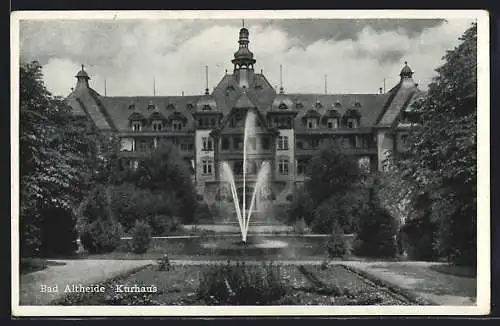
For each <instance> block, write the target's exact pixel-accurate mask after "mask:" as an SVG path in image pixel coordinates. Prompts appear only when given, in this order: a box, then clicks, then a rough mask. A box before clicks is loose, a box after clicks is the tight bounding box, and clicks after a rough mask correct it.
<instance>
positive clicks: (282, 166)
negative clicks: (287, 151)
mask: <svg viewBox="0 0 500 326" xmlns="http://www.w3.org/2000/svg"><path fill="white" fill-rule="evenodd" d="M288 163H289V162H288V159H280V160H279V161H278V172H279V173H280V174H288Z"/></svg>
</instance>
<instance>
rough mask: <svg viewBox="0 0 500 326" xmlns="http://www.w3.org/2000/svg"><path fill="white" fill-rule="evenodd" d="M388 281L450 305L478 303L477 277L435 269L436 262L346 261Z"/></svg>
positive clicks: (429, 299)
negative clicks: (446, 272)
mask: <svg viewBox="0 0 500 326" xmlns="http://www.w3.org/2000/svg"><path fill="white" fill-rule="evenodd" d="M343 264H344V265H347V266H349V267H353V268H355V269H358V270H361V271H363V272H365V273H368V274H370V275H372V276H374V277H376V278H379V279H381V280H383V281H385V282H387V283H391V284H394V285H396V286H398V287H400V288H403V289H405V290H408V291H410V292H413V293H415V294H417V295H418V296H420V297H422V298H424V299H426V300H428V301H430V302H433V303H436V304H438V305H446V306H472V305H475V304H476V303H475V302H476V285H477V280H476V278H468V277H459V276H454V275H449V274H444V273H440V272H437V271H434V270H432V269H431V266H432V265H440V264H442V263H434V262H356V261H348V262H343Z"/></svg>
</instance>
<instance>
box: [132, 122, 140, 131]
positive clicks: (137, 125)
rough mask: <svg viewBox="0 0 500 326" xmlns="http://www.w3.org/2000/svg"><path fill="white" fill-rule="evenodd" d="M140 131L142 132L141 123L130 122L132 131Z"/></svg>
mask: <svg viewBox="0 0 500 326" xmlns="http://www.w3.org/2000/svg"><path fill="white" fill-rule="evenodd" d="M141 130H142V122H141V121H132V131H141Z"/></svg>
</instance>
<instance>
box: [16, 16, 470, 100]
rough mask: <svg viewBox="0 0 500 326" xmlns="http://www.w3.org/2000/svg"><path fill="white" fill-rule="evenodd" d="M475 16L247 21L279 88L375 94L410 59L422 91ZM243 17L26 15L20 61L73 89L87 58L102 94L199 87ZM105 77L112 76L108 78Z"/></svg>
mask: <svg viewBox="0 0 500 326" xmlns="http://www.w3.org/2000/svg"><path fill="white" fill-rule="evenodd" d="M472 22H473V20H468V19H462V18H461V19H447V20H439V19H413V20H408V19H405V20H402V19H358V20H354V19H350V20H347V19H344V20H340V19H274V20H265V19H258V20H257V19H253V20H249V19H246V20H245V22H244V23H245V27H246V28H248V30H249V33H250V44H249V48H250V50H251V51H252V52H253V53H254V58H255V59H256V60H257V62H256V64H255V70H256V72H260V71H261V69H262V70H263V72H264V75H265V76H266V77H267V79H268V80H269V82H270V83H271V85H272V86H274V87H279V83H280V76H279V70H280V68H279V67H280V65H282V66H283V86H284V88H285V92H288V93H324V91H325V75H326V76H327V92H328V93H377V92H378V91H379V87H383V86H384V79H385V85H386V90H389V89H390V88H391V87H392V86H394V85H395V84H396V83H397V82H398V81H399V72H400V70H401V68H402V67H403V65H404V62H405V61H407V62H408V65H409V66H410V67H411V68H412V70H413V71H414V72H415V75H414V79H415V81H416V82H417V83H418V84H419V87H420V88H421V89H422V90H425V89H426V88H427V85H428V84H429V82H430V81H431V80H432V78H433V77H434V76H435V75H436V73H435V69H436V68H437V67H439V66H440V65H442V64H443V61H442V57H443V55H445V53H446V51H447V50H451V49H453V48H454V47H455V46H456V45H458V44H459V42H460V41H459V40H458V38H459V37H460V36H461V35H462V34H463V32H464V31H465V30H466V29H467V28H469V27H470V25H471V23H472ZM241 27H242V21H241V20H227V19H216V20H208V19H196V20H195V19H182V20H173V19H169V20H137V19H135V20H58V21H55V20H45V21H44V20H31V21H21V23H20V50H21V53H20V60H21V62H28V61H32V60H37V61H39V62H40V63H41V65H42V66H43V72H44V80H45V85H46V86H47V88H48V90H49V91H51V92H52V93H53V94H54V95H58V96H67V95H68V94H69V93H70V92H71V88H72V87H74V85H75V84H76V79H75V77H74V76H75V75H76V73H77V72H78V70H80V67H81V64H84V65H85V70H86V71H87V73H88V74H89V76H90V77H91V80H90V85H91V87H92V88H94V89H95V90H96V91H97V92H99V93H100V94H101V95H104V85H105V84H106V94H107V95H108V96H141V95H142V96H151V95H153V84H154V85H155V90H156V95H163V96H168V95H181V94H182V93H183V92H184V94H185V95H197V94H200V95H201V94H203V92H204V89H205V66H208V73H209V74H208V75H209V76H208V80H209V88H210V89H213V88H214V87H215V86H216V85H217V83H218V82H219V81H220V79H221V78H222V77H223V75H224V73H225V70H226V69H227V70H228V72H232V70H233V66H232V63H231V59H232V58H233V56H234V52H236V50H237V49H238V44H237V40H238V33H239V29H240V28H241ZM105 81H106V82H105Z"/></svg>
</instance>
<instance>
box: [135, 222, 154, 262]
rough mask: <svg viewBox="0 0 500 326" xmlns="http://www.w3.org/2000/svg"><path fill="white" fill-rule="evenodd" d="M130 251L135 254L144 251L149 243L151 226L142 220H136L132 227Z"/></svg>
mask: <svg viewBox="0 0 500 326" xmlns="http://www.w3.org/2000/svg"><path fill="white" fill-rule="evenodd" d="M131 233H132V251H133V252H134V253H136V254H142V253H145V252H146V251H147V250H148V248H149V244H150V243H151V227H150V226H149V225H148V224H147V223H144V222H142V221H137V222H136V223H135V226H134V227H133V228H132V232H131Z"/></svg>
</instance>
